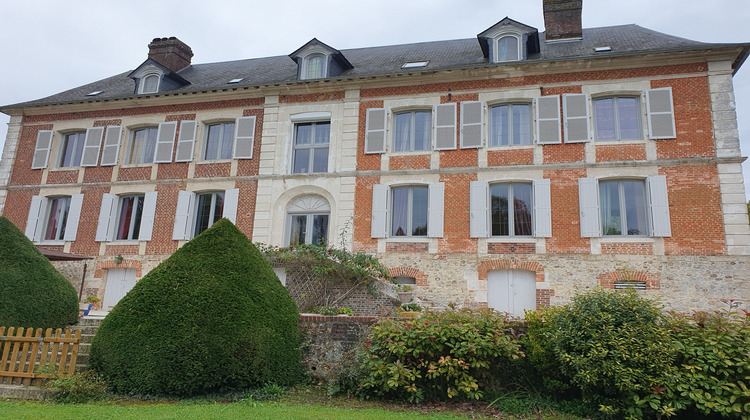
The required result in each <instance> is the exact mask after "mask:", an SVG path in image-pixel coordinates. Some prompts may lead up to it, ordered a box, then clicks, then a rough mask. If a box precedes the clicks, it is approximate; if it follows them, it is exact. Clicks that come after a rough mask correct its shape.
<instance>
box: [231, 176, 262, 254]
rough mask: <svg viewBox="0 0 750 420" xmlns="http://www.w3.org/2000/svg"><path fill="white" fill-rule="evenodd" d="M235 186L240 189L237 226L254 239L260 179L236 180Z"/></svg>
mask: <svg viewBox="0 0 750 420" xmlns="http://www.w3.org/2000/svg"><path fill="white" fill-rule="evenodd" d="M234 186H235V188H239V189H240V201H239V203H238V205H237V221H236V226H237V228H238V229H239V230H241V231H242V233H244V234H245V235H247V237H248V238H250V240H251V241H252V240H253V224H254V222H255V203H256V199H257V196H258V181H256V180H250V181H235V184H234Z"/></svg>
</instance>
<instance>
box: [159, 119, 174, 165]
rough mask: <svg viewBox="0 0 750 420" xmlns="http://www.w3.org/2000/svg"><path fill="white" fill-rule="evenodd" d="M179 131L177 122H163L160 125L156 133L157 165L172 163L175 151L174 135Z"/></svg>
mask: <svg viewBox="0 0 750 420" xmlns="http://www.w3.org/2000/svg"><path fill="white" fill-rule="evenodd" d="M176 131H177V121H169V122H163V123H161V124H159V130H158V131H157V132H156V153H155V155H154V162H155V163H168V162H171V161H172V150H173V149H174V135H175V132H176Z"/></svg>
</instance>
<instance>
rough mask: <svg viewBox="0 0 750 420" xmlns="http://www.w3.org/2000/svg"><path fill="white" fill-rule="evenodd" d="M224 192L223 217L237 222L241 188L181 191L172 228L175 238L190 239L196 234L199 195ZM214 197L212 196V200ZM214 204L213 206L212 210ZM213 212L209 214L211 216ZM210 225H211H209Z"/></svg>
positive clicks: (212, 207)
mask: <svg viewBox="0 0 750 420" xmlns="http://www.w3.org/2000/svg"><path fill="white" fill-rule="evenodd" d="M216 193H223V194H224V207H223V209H222V214H221V217H222V218H226V219H229V221H230V222H232V223H236V222H237V208H238V206H239V194H240V190H239V188H233V189H229V190H224V191H220V190H219V191H180V192H179V193H178V196H177V209H176V213H175V219H174V228H173V230H172V239H173V240H189V239H192V238H193V237H194V236H195V230H196V228H197V225H198V212H197V207H198V196H199V195H202V194H216ZM213 200H214V198H213V197H212V202H213ZM213 211H214V206H213V205H212V206H211V212H213ZM210 217H211V214H209V218H210ZM209 227H210V226H209Z"/></svg>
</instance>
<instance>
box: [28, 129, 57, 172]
mask: <svg viewBox="0 0 750 420" xmlns="http://www.w3.org/2000/svg"><path fill="white" fill-rule="evenodd" d="M51 148H52V130H39V131H38V132H37V133H36V146H34V160H33V161H32V162H31V169H42V168H46V167H47V160H48V159H49V151H50V149H51Z"/></svg>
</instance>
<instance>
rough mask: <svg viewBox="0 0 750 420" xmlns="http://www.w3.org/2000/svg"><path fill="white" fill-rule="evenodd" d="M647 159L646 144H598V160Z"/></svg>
mask: <svg viewBox="0 0 750 420" xmlns="http://www.w3.org/2000/svg"><path fill="white" fill-rule="evenodd" d="M622 160H646V145H645V144H601V143H599V144H597V145H596V161H597V162H613V161H622Z"/></svg>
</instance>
